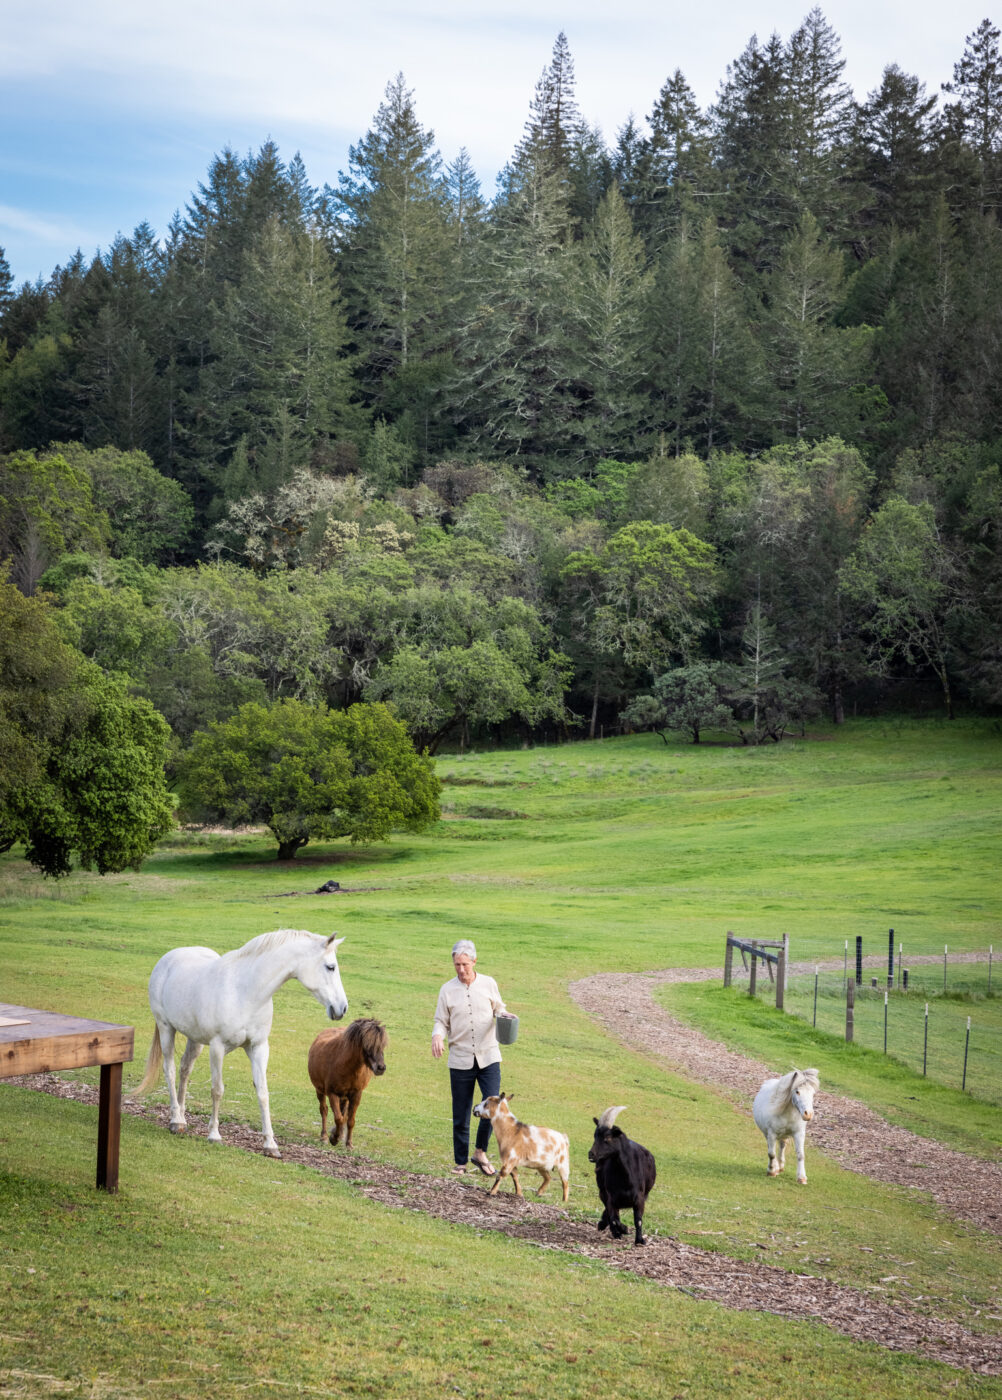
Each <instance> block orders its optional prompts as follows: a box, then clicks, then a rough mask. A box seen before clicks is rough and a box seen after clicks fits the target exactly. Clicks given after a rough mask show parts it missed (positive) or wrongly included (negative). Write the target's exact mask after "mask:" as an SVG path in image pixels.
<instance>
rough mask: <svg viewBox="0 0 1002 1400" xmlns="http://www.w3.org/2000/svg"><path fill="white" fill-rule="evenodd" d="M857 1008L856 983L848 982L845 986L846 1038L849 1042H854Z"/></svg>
mask: <svg viewBox="0 0 1002 1400" xmlns="http://www.w3.org/2000/svg"><path fill="white" fill-rule="evenodd" d="M855 1006H856V984H855V982H847V983H846V984H845V1038H846V1040H847V1041H849V1040H852V1033H853V1021H854V1018H855Z"/></svg>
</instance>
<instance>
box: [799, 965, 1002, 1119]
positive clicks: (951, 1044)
mask: <svg viewBox="0 0 1002 1400" xmlns="http://www.w3.org/2000/svg"><path fill="white" fill-rule="evenodd" d="M868 961H871V962H872V959H871V960H868ZM993 961H994V960H993ZM998 972H999V968H998V967H997V966H993V965H992V962H990V961H989V958H988V955H986V956H985V958H984V960H983V961H978V962H971V961H967V960H965V961H963V962H961V961H959V960H957V959H955V960H954V961H953V962H950V961H949V957H948V956H947V957H946V958H945V959H944V960H943V961H940V960H938V959H937V961H934V962H923V963H917V962H913V963H912V965H907V960H906V959H903V960H902V965H901V966H900V967H899V966H898V960H897V958H895V966H894V971H893V974H892V973H891V972H890V971H889V968H888V967H885V966H883V965H881V966H880V967H879V968H875V967H873V966H872V965H871V966H867V967H865V968H863V970H862V976H861V980H860V982H859V984H858V985H857V986H856V987H855V1006H854V1008H853V1039H854V1040H855V1042H856V1043H857V1044H859V1045H864V1046H866V1048H867V1049H870V1050H878V1051H885V1052H886V1053H887V1054H888V1055H891V1056H892V1057H893V1058H894V1059H895V1060H898V1061H900V1062H901V1063H903V1064H905V1065H907V1066H908V1068H909V1069H913V1070H915V1071H916V1073H918V1074H924V1075H926V1076H927V1077H928V1078H930V1079H934V1080H936V1082H937V1083H940V1084H945V1085H948V1086H950V1087H951V1088H955V1089H964V1090H966V1092H968V1093H970V1094H971V1095H973V1096H974V1097H975V1098H978V1099H983V1100H984V1101H985V1102H987V1103H993V1104H998V1105H1002V996H1000V995H999V992H1000V990H1002V988H1000V985H999V977H998ZM905 973H907V979H906V977H905ZM855 974H856V968H855V963H854V961H853V960H852V958H851V957H849V958H848V959H847V960H846V962H845V964H844V966H843V967H842V968H838V969H837V970H836V969H832V968H831V966H830V965H829V966H828V967H827V968H823V967H820V966H819V967H818V968H817V970H816V971H814V972H810V973H804V972H802V971H799V970H798V971H797V972H791V973H790V975H789V978H788V981H787V990H786V1005H785V1009H786V1011H787V1012H788V1013H792V1014H793V1015H795V1016H799V1017H800V1018H801V1019H802V1020H805V1021H807V1022H808V1024H813V1025H816V1026H817V1028H818V1029H819V1030H823V1031H827V1032H829V1033H830V1034H832V1035H837V1036H839V1037H840V1038H844V1036H845V1033H846V981H847V980H849V981H853V982H854V981H855ZM906 981H907V990H906V988H905V983H906Z"/></svg>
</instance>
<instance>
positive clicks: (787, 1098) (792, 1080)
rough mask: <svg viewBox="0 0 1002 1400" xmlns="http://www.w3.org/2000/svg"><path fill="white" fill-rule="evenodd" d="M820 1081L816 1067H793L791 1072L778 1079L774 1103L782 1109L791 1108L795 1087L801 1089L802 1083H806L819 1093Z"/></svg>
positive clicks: (774, 1091)
mask: <svg viewBox="0 0 1002 1400" xmlns="http://www.w3.org/2000/svg"><path fill="white" fill-rule="evenodd" d="M820 1082H821V1081H820V1079H819V1077H818V1072H817V1070H816V1069H791V1070H790V1072H789V1074H784V1075H783V1077H782V1079H777V1080H776V1087H775V1089H774V1090H773V1096H772V1097H773V1103H774V1105H775V1107H776V1108H778V1109H780V1110H782V1109H784V1108H791V1107H792V1106H793V1091H794V1090H795V1089H799V1088H800V1086H801V1084H806V1085H808V1087H809V1088H811V1089H813V1090H814V1091H815V1093H817V1090H818V1086H819V1084H820Z"/></svg>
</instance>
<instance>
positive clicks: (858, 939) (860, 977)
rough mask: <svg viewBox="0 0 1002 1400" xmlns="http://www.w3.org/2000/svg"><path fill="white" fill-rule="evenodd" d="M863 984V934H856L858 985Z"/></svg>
mask: <svg viewBox="0 0 1002 1400" xmlns="http://www.w3.org/2000/svg"><path fill="white" fill-rule="evenodd" d="M862 985H863V935H862V934H861V933H857V934H856V986H857V987H861V986H862Z"/></svg>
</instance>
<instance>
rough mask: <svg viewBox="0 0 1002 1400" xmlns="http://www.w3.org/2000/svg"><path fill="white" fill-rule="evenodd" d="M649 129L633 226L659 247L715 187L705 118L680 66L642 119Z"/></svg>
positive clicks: (653, 248)
mask: <svg viewBox="0 0 1002 1400" xmlns="http://www.w3.org/2000/svg"><path fill="white" fill-rule="evenodd" d="M647 120H648V122H649V123H650V128H651V138H650V142H649V146H648V154H647V161H646V170H645V180H646V188H645V189H644V190H643V194H642V204H641V208H640V210H639V223H638V226H639V227H640V228H641V229H642V231H643V233H644V237H645V238H646V240H647V243H648V247H649V248H651V249H652V250H656V249H657V248H659V247H660V246H661V245H662V244H663V242H664V240H665V238H666V237H668V236H669V235H670V234H671V233H672V232H673V231H674V230H675V229H676V228H677V226H678V223H679V220H680V219H681V218H682V216H683V214H684V213H685V212H686V211H691V210H693V209H694V208H695V206H696V204H697V202H699V201H703V200H705V199H706V197H707V195H708V194H709V193H710V192H711V191H712V190H713V189H714V188H715V187H716V181H715V180H714V178H713V175H712V170H711V165H710V158H711V148H710V123H709V120H708V119H707V118H706V117H705V116H704V115H703V113H702V112H701V111H700V108H699V105H698V103H697V102H696V97H695V94H694V93H693V91H692V89H691V88H690V86H689V84H688V83H687V82H686V80H685V77H684V75H683V73H682V71H681V69H679V68H676V69H675V72H674V73H673V74H672V76H671V77H670V78H668V79H667V80H666V82H665V84H664V86H663V87H662V89H661V92H660V93H659V95H658V100H657V102H656V103H655V104H654V108H653V110H652V111H651V113H650V115H649V116H648V118H647Z"/></svg>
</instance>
